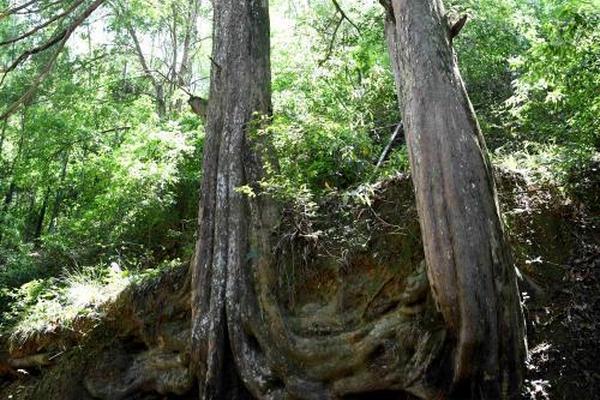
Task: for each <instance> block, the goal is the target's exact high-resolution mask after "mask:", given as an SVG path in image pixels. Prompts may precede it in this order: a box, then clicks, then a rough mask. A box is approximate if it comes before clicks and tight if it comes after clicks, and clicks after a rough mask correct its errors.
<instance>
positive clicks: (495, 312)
mask: <svg viewBox="0 0 600 400" xmlns="http://www.w3.org/2000/svg"><path fill="white" fill-rule="evenodd" d="M267 3H268V2H267V0H219V1H214V2H213V9H214V32H213V55H212V58H211V60H212V72H211V86H210V94H209V103H208V111H207V121H206V142H205V151H204V161H203V179H202V193H201V204H200V214H199V224H200V225H199V238H198V242H197V247H196V253H195V259H194V261H193V264H192V266H193V277H192V310H193V312H192V314H193V315H192V338H191V340H192V365H193V368H194V370H195V375H196V377H197V379H198V385H199V392H200V397H201V398H203V399H221V398H238V397H246V396H252V397H255V398H307V399H308V398H315V399H321V398H338V397H343V396H348V395H360V394H365V393H371V395H372V394H373V393H381V391H386V390H387V391H389V390H393V391H396V392H397V393H401V392H405V393H411V394H412V395H414V396H417V397H419V398H424V399H429V398H436V397H438V396H439V397H441V398H446V397H447V395H450V396H454V397H455V398H465V399H468V398H471V399H480V398H490V399H491V398H510V397H513V396H515V395H516V394H517V393H518V389H519V384H520V380H521V366H522V361H523V356H524V343H523V336H524V334H523V325H522V317H521V312H520V302H519V296H518V291H517V286H516V280H515V274H514V270H513V268H512V265H511V262H510V255H509V251H508V248H507V245H506V241H505V239H504V233H503V229H502V224H501V220H500V216H499V211H498V206H497V202H496V196H495V188H494V182H493V177H492V173H491V170H490V166H489V163H488V161H487V160H486V157H485V145H484V142H483V139H482V137H481V133H480V131H479V128H478V125H477V122H476V119H475V116H474V113H473V110H472V108H471V105H470V102H469V99H468V97H467V95H466V91H465V89H464V87H463V84H462V80H461V78H460V74H459V72H458V68H457V64H456V60H455V56H454V52H453V50H452V47H451V43H452V37H453V34H454V33H455V31H456V30H457V29H452V28H451V27H450V26H449V24H448V21H447V19H446V17H445V14H444V10H443V6H442V4H441V1H440V0H395V1H382V4H383V5H384V6H385V8H386V12H387V24H386V34H387V40H388V43H389V49H390V54H391V60H392V64H393V67H394V73H395V76H396V82H397V85H398V94H399V99H400V102H401V104H402V112H403V115H404V123H405V127H406V132H407V138H408V141H407V142H408V146H409V150H410V158H411V166H412V171H413V181H414V186H415V190H416V200H417V207H418V212H419V219H420V225H421V229H422V239H423V243H424V249H425V260H424V261H423V262H421V263H417V265H414V266H413V267H412V272H411V273H409V274H405V275H403V276H402V278H403V279H404V281H405V282H404V283H402V284H401V285H399V286H398V288H399V290H400V291H401V292H402V293H401V294H400V296H399V297H398V299H399V300H398V302H396V303H394V307H392V308H390V309H386V311H385V312H383V313H380V314H379V315H377V317H376V318H371V319H369V320H364V321H362V322H361V323H348V324H345V325H344V324H343V326H341V328H340V327H339V326H336V327H335V329H333V328H331V327H327V326H325V327H321V329H320V330H319V331H318V332H314V331H311V330H310V329H304V328H306V326H303V323H302V321H314V318H313V319H310V318H308V317H306V318H304V319H302V318H296V319H295V320H294V321H295V322H294V323H292V318H291V317H290V310H286V307H285V306H284V305H283V304H282V301H281V299H280V298H279V297H278V295H277V293H278V290H277V271H278V270H277V268H276V265H277V261H278V260H277V256H276V255H275V253H274V251H273V248H274V231H275V228H276V226H277V224H278V223H279V222H280V220H281V218H280V215H279V212H278V208H277V206H276V204H275V203H274V201H273V200H272V199H270V198H269V197H268V196H267V195H266V194H265V193H262V192H261V190H260V185H259V184H258V183H259V181H260V180H261V178H262V177H263V170H262V165H263V158H265V157H268V154H269V153H268V145H267V144H266V143H265V142H264V136H262V135H260V134H255V133H256V130H257V128H260V125H261V124H262V123H263V122H264V121H267V120H268V118H264V116H267V117H268V115H269V113H270V111H271V104H270V64H269V19H268V4H267ZM241 187H244V188H245V189H244V191H243V192H245V193H246V194H242V191H240V190H239V188H241ZM248 193H250V194H251V195H247V194H248ZM424 268H425V269H426V271H427V273H425V272H424V271H423V269H424ZM427 277H428V278H429V279H427ZM423 289H425V290H423ZM423 293H425V295H423ZM428 293H431V295H428ZM427 298H433V300H434V301H428V300H427ZM417 305H418V306H417ZM312 306H313V305H311V307H312ZM322 308H325V307H322ZM313 309H314V308H313ZM351 312H352V310H351V311H349V312H348V315H347V317H348V318H346V319H347V320H351V319H352V318H350V317H351V315H350V314H351ZM314 313H315V314H316V313H318V312H317V311H315V312H314ZM359 319H361V318H359ZM431 321H439V323H432V322H431Z"/></svg>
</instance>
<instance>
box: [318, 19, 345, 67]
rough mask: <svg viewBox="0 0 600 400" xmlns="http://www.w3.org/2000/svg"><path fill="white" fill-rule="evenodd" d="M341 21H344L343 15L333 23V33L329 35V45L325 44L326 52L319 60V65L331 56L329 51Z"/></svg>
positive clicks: (331, 48) (331, 50)
mask: <svg viewBox="0 0 600 400" xmlns="http://www.w3.org/2000/svg"><path fill="white" fill-rule="evenodd" d="M342 22H344V17H341V18H340V19H339V20H338V22H337V24H336V25H335V28H334V30H333V34H332V35H331V40H330V41H329V46H327V53H326V54H325V57H324V58H323V59H322V60H320V61H319V67H320V66H322V65H323V64H325V62H326V61H327V60H329V58H330V57H331V53H333V44H334V43H335V38H336V36H337V33H338V30H339V29H340V26H341V25H342Z"/></svg>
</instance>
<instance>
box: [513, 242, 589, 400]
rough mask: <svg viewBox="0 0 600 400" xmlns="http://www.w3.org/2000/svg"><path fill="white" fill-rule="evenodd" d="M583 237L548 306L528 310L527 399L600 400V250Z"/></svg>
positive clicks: (553, 285) (549, 285)
mask: <svg viewBox="0 0 600 400" xmlns="http://www.w3.org/2000/svg"><path fill="white" fill-rule="evenodd" d="M582 233H583V235H582V236H581V237H580V238H579V239H581V242H579V243H578V246H577V248H576V249H575V252H574V254H572V255H571V257H570V259H569V261H568V262H567V263H566V264H565V265H562V266H561V272H562V273H561V274H559V275H555V276H554V277H552V278H551V279H550V280H549V281H548V282H546V285H545V287H544V288H543V290H544V292H545V293H544V295H543V301H535V302H534V303H533V304H532V305H531V306H529V307H528V310H527V314H528V315H527V321H528V324H527V325H528V327H527V328H528V330H527V334H528V342H529V354H530V357H531V360H530V362H529V365H528V371H527V381H526V395H525V398H527V399H536V400H546V399H548V400H549V399H552V400H558V399H582V400H583V399H595V398H600V397H599V396H600V364H599V362H600V244H599V241H598V238H597V237H596V238H594V235H593V234H592V233H591V232H588V233H585V231H583V232H582Z"/></svg>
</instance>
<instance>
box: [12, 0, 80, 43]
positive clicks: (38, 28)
mask: <svg viewBox="0 0 600 400" xmlns="http://www.w3.org/2000/svg"><path fill="white" fill-rule="evenodd" d="M83 1H84V0H77V1H75V2H73V4H72V5H71V7H69V8H68V9H67V10H65V11H64V12H62V13H60V14H57V15H55V16H54V17H52V18H50V19H49V20H48V21H46V22H44V23H43V24H40V25H37V26H35V27H34V28H33V29H31V30H29V31H27V32H25V33H23V34H22V35H19V36H16V37H14V38H10V39H8V40H5V41H3V42H0V46H6V45H7V44H11V43H15V42H18V41H19V40H23V39H26V38H27V37H29V36H31V35H33V34H35V33H36V32H38V31H40V30H42V29H44V28H46V27H47V26H48V25H50V24H52V23H53V22H56V21H58V20H59V19H63V18H64V17H66V16H67V15H69V14H71V13H72V12H73V11H75V9H76V8H77V7H79V6H80V5H81V4H82V3H83Z"/></svg>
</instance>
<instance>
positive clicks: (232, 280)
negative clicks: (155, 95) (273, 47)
mask: <svg viewBox="0 0 600 400" xmlns="http://www.w3.org/2000/svg"><path fill="white" fill-rule="evenodd" d="M213 10H214V31H213V55H212V60H213V68H212V73H211V87H210V95H209V104H208V113H207V121H206V141H205V150H204V160H203V180H202V189H201V190H202V194H201V196H202V199H201V203H200V204H201V206H200V212H199V224H200V226H199V238H198V243H197V247H196V257H195V260H196V261H195V265H193V266H192V267H193V277H192V282H193V283H192V290H193V295H192V314H193V316H192V362H193V366H194V367H195V370H196V376H197V379H198V384H199V392H200V398H203V399H222V398H237V397H243V396H245V390H244V389H243V386H242V385H239V382H238V383H234V384H231V383H232V379H233V381H236V380H237V379H238V378H237V376H238V375H239V376H241V377H242V378H244V380H245V381H246V385H247V386H248V387H250V388H251V389H252V388H255V387H256V384H255V382H256V381H260V377H256V376H250V375H252V374H251V372H250V371H252V368H254V369H256V368H255V366H253V365H251V364H252V362H248V361H247V358H252V357H253V355H252V352H251V350H252V349H250V350H248V348H249V347H250V346H249V344H248V343H247V342H248V341H249V340H250V339H249V337H248V335H246V334H245V333H244V332H243V331H242V329H243V328H244V326H245V325H246V324H245V323H244V321H243V318H244V317H245V315H244V309H245V308H247V307H250V306H251V304H250V305H249V304H245V303H244V302H243V300H244V299H245V297H246V294H247V293H248V292H249V291H251V290H252V287H251V285H249V284H248V277H247V274H248V268H250V266H249V264H250V263H249V260H250V258H249V254H250V252H249V247H248V235H249V230H250V229H251V228H250V216H249V212H248V204H247V202H248V200H247V198H245V197H244V196H243V195H242V194H241V193H239V192H237V191H236V188H238V187H240V186H243V185H245V184H248V183H250V184H251V183H252V182H249V181H248V179H247V177H246V170H247V169H257V170H259V169H260V167H259V165H260V164H259V163H258V161H259V159H258V158H257V157H253V156H252V153H253V151H254V150H253V148H252V146H250V144H249V141H248V140H247V137H246V135H247V134H248V133H249V131H250V130H251V128H252V125H253V123H252V121H253V120H254V119H255V118H256V115H268V114H269V113H270V111H271V103H270V80H271V76H270V61H269V20H268V6H267V1H266V0H256V1H254V0H242V1H239V0H238V1H234V0H219V1H216V2H214V3H213ZM248 161H254V162H256V163H257V165H255V166H253V165H248V164H247V162H248ZM232 349H233V351H232ZM236 369H237V372H235V371H236ZM226 386H229V387H226Z"/></svg>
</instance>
